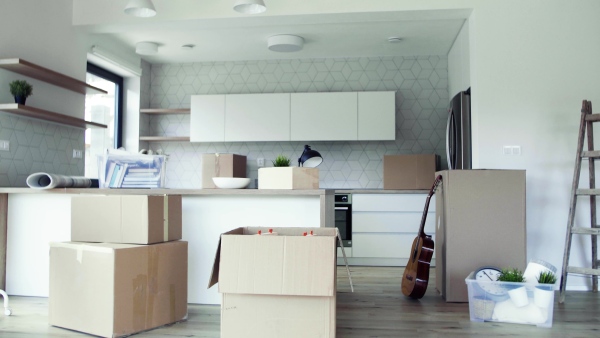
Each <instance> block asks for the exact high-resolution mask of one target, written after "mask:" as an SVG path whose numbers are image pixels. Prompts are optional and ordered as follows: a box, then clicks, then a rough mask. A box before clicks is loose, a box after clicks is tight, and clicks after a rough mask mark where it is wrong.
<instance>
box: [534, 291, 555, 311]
mask: <svg viewBox="0 0 600 338" xmlns="http://www.w3.org/2000/svg"><path fill="white" fill-rule="evenodd" d="M553 301H554V290H548V289H543V288H540V287H536V288H534V289H533V303H534V304H535V305H536V306H538V307H541V308H544V309H546V308H548V306H550V305H551V304H552V302H553Z"/></svg>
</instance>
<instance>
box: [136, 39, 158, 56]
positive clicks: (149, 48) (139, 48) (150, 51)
mask: <svg viewBox="0 0 600 338" xmlns="http://www.w3.org/2000/svg"><path fill="white" fill-rule="evenodd" d="M135 52H136V53H137V54H140V55H154V54H156V53H158V44H157V43H154V42H148V41H144V42H138V43H137V44H136V45H135Z"/></svg>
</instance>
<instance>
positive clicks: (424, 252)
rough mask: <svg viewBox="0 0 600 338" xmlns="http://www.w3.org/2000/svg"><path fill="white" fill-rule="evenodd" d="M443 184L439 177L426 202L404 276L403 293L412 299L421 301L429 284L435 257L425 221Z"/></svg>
mask: <svg viewBox="0 0 600 338" xmlns="http://www.w3.org/2000/svg"><path fill="white" fill-rule="evenodd" d="M441 182H442V176H441V175H438V176H437V177H436V178H435V182H433V186H432V187H431V190H430V191H429V195H427V200H426V201H425V210H423V217H421V226H420V227H419V233H418V234H417V238H415V239H414V241H413V244H412V248H411V249H410V257H409V259H408V263H407V264H406V269H404V274H403V276H402V293H403V294H404V295H405V296H407V297H411V298H415V299H419V298H421V297H423V295H425V291H426V290H427V283H428V282H429V266H430V264H431V257H433V247H434V245H433V239H431V236H430V235H427V234H425V231H424V229H425V220H426V219H427V211H428V210H429V201H430V200H431V196H433V194H434V193H435V189H437V187H438V185H439V184H440V183H441Z"/></svg>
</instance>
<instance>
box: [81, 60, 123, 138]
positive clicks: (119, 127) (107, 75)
mask: <svg viewBox="0 0 600 338" xmlns="http://www.w3.org/2000/svg"><path fill="white" fill-rule="evenodd" d="M86 71H87V72H88V73H90V74H92V75H95V76H98V77H101V78H103V79H105V80H107V81H110V82H112V83H114V84H115V86H116V88H115V94H116V95H115V115H116V116H115V125H114V126H113V128H114V131H115V135H114V144H113V146H114V147H115V149H117V148H120V147H122V146H123V77H122V76H120V75H117V74H115V73H113V72H110V71H108V70H106V69H104V68H101V67H98V66H96V65H95V64H93V63H89V62H88V63H87V69H86Z"/></svg>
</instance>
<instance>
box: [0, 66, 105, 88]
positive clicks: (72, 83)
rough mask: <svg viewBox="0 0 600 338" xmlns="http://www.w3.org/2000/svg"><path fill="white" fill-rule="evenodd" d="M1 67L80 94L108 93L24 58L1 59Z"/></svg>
mask: <svg viewBox="0 0 600 338" xmlns="http://www.w3.org/2000/svg"><path fill="white" fill-rule="evenodd" d="M0 68H4V69H6V70H9V71H11V72H15V73H18V74H21V75H25V76H28V77H31V78H34V79H38V80H41V81H44V82H47V83H51V84H53V85H55V86H58V87H62V88H65V89H68V90H71V91H74V92H76V93H80V94H106V93H107V92H106V91H104V90H102V89H100V88H96V87H94V86H90V85H89V84H87V83H85V82H83V81H79V80H77V79H74V78H72V77H69V76H66V75H64V74H61V73H57V72H55V71H53V70H50V69H48V68H44V67H41V66H38V65H36V64H33V63H31V62H29V61H25V60H23V59H0Z"/></svg>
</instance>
